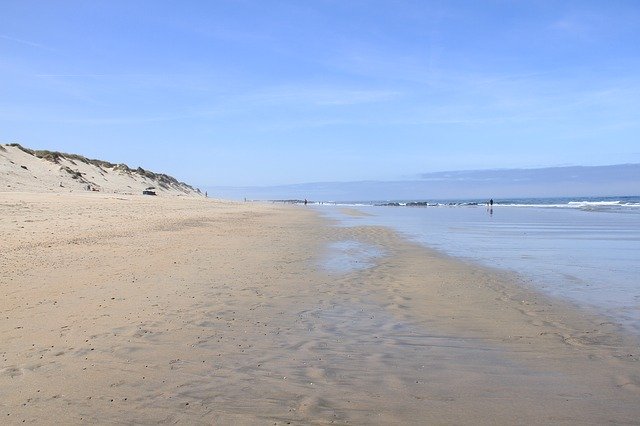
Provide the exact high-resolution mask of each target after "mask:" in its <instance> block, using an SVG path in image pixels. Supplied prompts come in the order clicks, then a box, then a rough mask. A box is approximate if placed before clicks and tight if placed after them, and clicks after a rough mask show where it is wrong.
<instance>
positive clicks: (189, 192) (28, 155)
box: [0, 144, 202, 196]
mask: <svg viewBox="0 0 640 426" xmlns="http://www.w3.org/2000/svg"><path fill="white" fill-rule="evenodd" d="M145 190H150V191H153V192H155V193H156V194H157V195H173V196H176V195H181V196H202V193H201V192H200V190H199V189H196V188H193V187H191V186H190V185H187V184H186V183H184V182H179V181H178V180H177V179H175V178H173V177H171V176H168V175H165V174H161V173H154V172H151V171H149V170H145V169H143V168H141V167H138V168H137V169H131V168H129V167H128V166H127V165H126V164H112V163H109V162H107V161H101V160H91V159H88V158H85V157H83V156H81V155H76V154H65V153H61V152H53V151H36V150H31V149H28V148H25V147H22V146H20V145H18V144H10V145H0V191H23V192H81V191H98V192H106V193H118V194H141V193H142V192H143V191H145Z"/></svg>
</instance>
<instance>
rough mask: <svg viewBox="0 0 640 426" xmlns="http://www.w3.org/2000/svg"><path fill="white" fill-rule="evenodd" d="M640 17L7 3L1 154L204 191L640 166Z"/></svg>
mask: <svg viewBox="0 0 640 426" xmlns="http://www.w3.org/2000/svg"><path fill="white" fill-rule="evenodd" d="M639 135H640V2H638V1H635V0H633V1H615V0H611V1H588V0H579V1H571V0H567V1H562V2H558V1H544V0H538V1H515V0H514V1H507V0H495V1H491V0H487V1H428V0H422V1H408V0H407V1H403V0H395V1H392V0H388V1H376V0H371V1H359V0H349V1H344V0H315V1H314V0H308V1H297V0H291V1H269V0H260V1H250V0H246V1H243V0H237V1H224V0H218V1H213V0H212V1H155V0H154V1H143V0H126V1H118V0H110V1H87V0H82V1H58V0H52V1H30V0H0V142H2V143H12V142H18V143H21V144H23V145H25V146H27V147H30V148H36V149H50V150H58V151H63V152H72V153H78V154H82V155H85V156H87V157H91V158H99V159H103V160H107V161H111V162H117V163H119V162H123V163H127V164H129V165H130V166H133V167H137V166H142V167H144V168H146V169H150V170H154V171H157V172H164V173H168V174H171V175H173V176H175V177H177V178H178V179H180V180H183V181H186V182H188V183H190V184H193V185H196V186H205V187H206V186H264V185H288V184H298V183H305V182H324V181H331V182H336V181H359V180H375V181H394V180H395V181H401V180H411V179H419V178H420V177H421V176H423V175H424V174H425V173H437V172H442V171H450V170H490V169H510V168H516V169H521V168H544V167H555V166H580V165H581V166H598V165H609V164H621V163H640V136H639Z"/></svg>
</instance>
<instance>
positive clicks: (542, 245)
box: [314, 196, 640, 335]
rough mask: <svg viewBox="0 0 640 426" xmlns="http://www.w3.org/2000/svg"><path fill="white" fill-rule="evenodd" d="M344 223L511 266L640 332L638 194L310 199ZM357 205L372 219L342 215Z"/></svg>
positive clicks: (542, 287)
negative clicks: (377, 228) (373, 227)
mask: <svg viewBox="0 0 640 426" xmlns="http://www.w3.org/2000/svg"><path fill="white" fill-rule="evenodd" d="M314 204H315V206H316V208H317V209H319V210H320V211H321V212H323V213H324V214H325V215H327V216H329V217H331V218H333V219H336V220H338V221H339V222H340V223H341V224H343V225H346V226H355V225H379V226H386V227H389V228H393V229H395V230H397V231H399V232H400V233H402V234H403V235H405V236H406V237H408V238H409V239H411V240H413V241H415V242H418V243H420V244H422V245H424V246H427V247H430V248H433V249H436V250H439V251H441V252H444V253H446V254H448V255H452V256H456V257H459V258H463V259H465V260H469V261H472V262H477V263H479V264H482V265H486V266H490V267H497V268H501V269H505V270H510V271H514V272H516V273H518V274H520V276H522V277H523V278H524V281H525V282H526V283H528V285H530V286H532V287H533V288H535V289H537V290H539V291H541V292H543V293H545V294H547V295H549V296H552V297H557V298H561V299H564V300H566V301H569V302H571V303H573V304H574V305H576V306H578V307H583V308H588V309H595V310H596V311H597V312H599V313H601V314H603V315H606V316H608V317H609V318H611V319H612V320H614V321H615V322H617V323H619V324H621V325H623V326H624V327H625V328H627V329H628V330H630V331H632V332H633V333H634V334H638V335H640V197H637V196H634V197H606V198H603V197H600V198H595V197H594V198H549V199H511V200H494V204H493V207H492V208H491V207H490V206H488V205H487V203H486V201H485V200H482V201H481V200H400V201H397V200H396V201H384V202H380V201H375V202H373V201H364V202H348V203H314ZM345 206H349V207H351V208H357V209H359V210H361V211H362V212H364V213H368V214H369V215H370V216H362V217H360V216H359V217H353V216H349V215H345V214H342V213H341V212H340V207H345Z"/></svg>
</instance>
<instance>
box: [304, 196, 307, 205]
mask: <svg viewBox="0 0 640 426" xmlns="http://www.w3.org/2000/svg"><path fill="white" fill-rule="evenodd" d="M304 205H305V206H306V205H307V199H306V198H305V199H304Z"/></svg>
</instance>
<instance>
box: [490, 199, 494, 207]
mask: <svg viewBox="0 0 640 426" xmlns="http://www.w3.org/2000/svg"><path fill="white" fill-rule="evenodd" d="M489 205H490V206H491V207H493V198H492V199H490V200H489Z"/></svg>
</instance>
